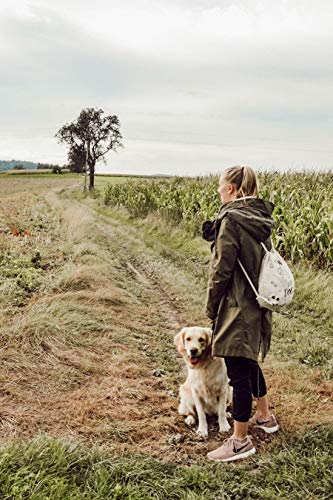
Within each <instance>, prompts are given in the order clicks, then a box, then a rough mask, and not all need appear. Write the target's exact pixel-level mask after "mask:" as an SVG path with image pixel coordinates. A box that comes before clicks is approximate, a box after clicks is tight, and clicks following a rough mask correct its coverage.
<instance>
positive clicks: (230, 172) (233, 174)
mask: <svg viewBox="0 0 333 500" xmlns="http://www.w3.org/2000/svg"><path fill="white" fill-rule="evenodd" d="M221 179H223V180H224V181H225V182H227V183H229V184H233V185H234V186H235V188H236V198H243V197H244V196H258V193H259V182H258V179H257V176H256V173H255V171H254V170H253V169H252V168H251V167H240V166H236V167H229V168H227V169H226V170H225V171H224V172H223V174H222V176H221Z"/></svg>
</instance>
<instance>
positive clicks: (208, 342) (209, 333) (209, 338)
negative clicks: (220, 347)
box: [205, 328, 212, 347]
mask: <svg viewBox="0 0 333 500" xmlns="http://www.w3.org/2000/svg"><path fill="white" fill-rule="evenodd" d="M205 334H206V345H207V347H208V346H210V345H211V343H212V329H211V328H205Z"/></svg>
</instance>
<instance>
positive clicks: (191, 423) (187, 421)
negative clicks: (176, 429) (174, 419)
mask: <svg viewBox="0 0 333 500" xmlns="http://www.w3.org/2000/svg"><path fill="white" fill-rule="evenodd" d="M185 424H186V425H188V426H189V427H193V426H194V425H195V418H194V417H193V415H188V416H187V417H186V418H185Z"/></svg>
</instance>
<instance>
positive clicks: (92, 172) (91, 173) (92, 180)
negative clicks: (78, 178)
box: [89, 163, 95, 191]
mask: <svg viewBox="0 0 333 500" xmlns="http://www.w3.org/2000/svg"><path fill="white" fill-rule="evenodd" d="M94 187H95V163H90V164H89V191H92V190H93V189H94Z"/></svg>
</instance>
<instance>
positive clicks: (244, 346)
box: [206, 197, 274, 360]
mask: <svg viewBox="0 0 333 500" xmlns="http://www.w3.org/2000/svg"><path fill="white" fill-rule="evenodd" d="M273 208H274V205H273V204H272V203H271V202H267V201H264V200H261V199H260V198H251V197H249V198H243V199H239V200H235V201H233V202H230V203H226V204H224V205H222V207H221V210H220V212H219V214H218V217H217V219H216V220H215V221H214V224H213V230H214V235H213V238H214V243H215V244H214V245H213V249H212V251H213V255H212V260H211V263H210V266H209V278H208V290H207V302H206V312H207V316H208V317H209V318H210V319H211V320H214V321H215V327H214V331H213V341H212V352H213V356H243V357H245V358H250V359H253V360H257V359H258V355H259V352H260V351H261V353H262V359H264V357H265V356H266V354H267V352H268V350H269V346H270V340H271V334H272V313H271V311H269V310H268V309H261V308H260V307H259V305H258V303H257V301H256V298H255V295H254V292H253V290H252V288H251V286H250V285H249V283H248V281H247V279H246V278H245V276H244V274H243V271H242V270H241V268H240V266H239V264H238V262H237V258H239V260H240V261H241V263H242V264H243V266H244V267H245V269H246V271H247V273H248V275H249V276H250V278H251V280H252V282H253V283H254V285H255V287H258V279H259V272H260V267H261V261H262V258H263V254H264V250H263V248H262V246H261V244H260V242H261V241H262V242H263V243H264V244H265V245H266V247H267V248H268V249H270V248H271V241H270V236H271V233H272V228H273V220H272V219H271V214H272V211H273ZM206 239H211V238H206Z"/></svg>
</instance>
